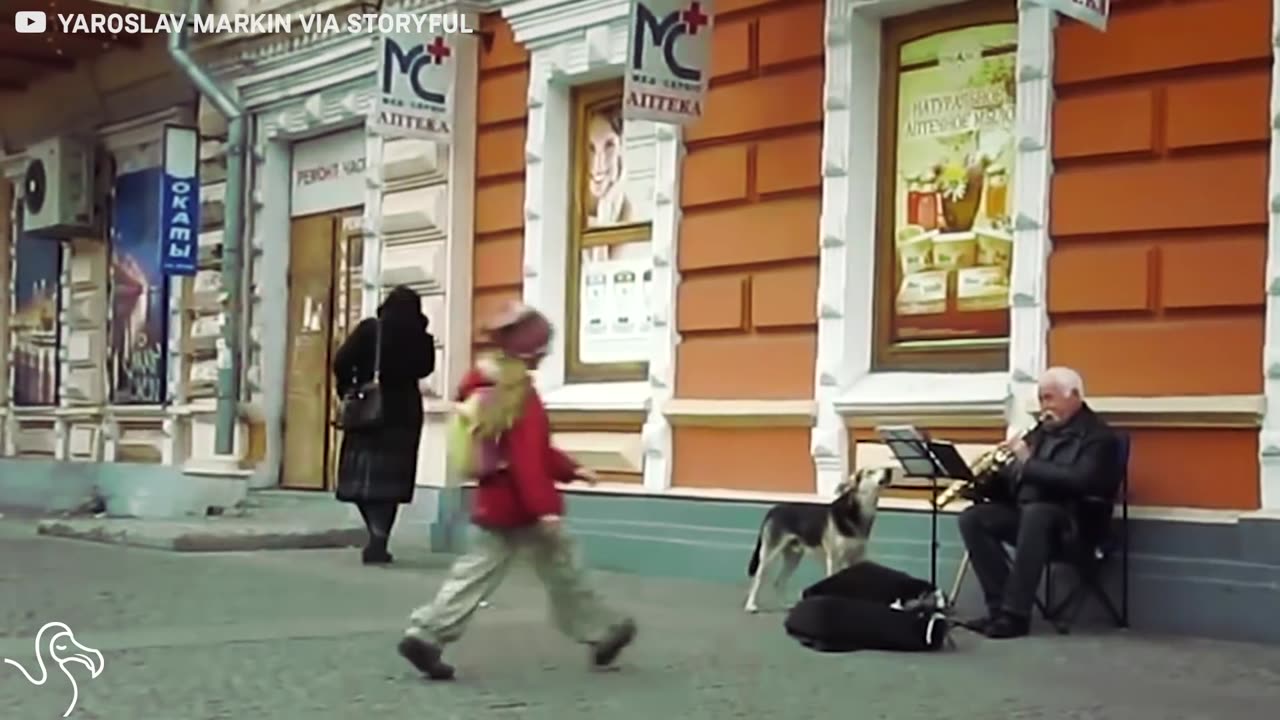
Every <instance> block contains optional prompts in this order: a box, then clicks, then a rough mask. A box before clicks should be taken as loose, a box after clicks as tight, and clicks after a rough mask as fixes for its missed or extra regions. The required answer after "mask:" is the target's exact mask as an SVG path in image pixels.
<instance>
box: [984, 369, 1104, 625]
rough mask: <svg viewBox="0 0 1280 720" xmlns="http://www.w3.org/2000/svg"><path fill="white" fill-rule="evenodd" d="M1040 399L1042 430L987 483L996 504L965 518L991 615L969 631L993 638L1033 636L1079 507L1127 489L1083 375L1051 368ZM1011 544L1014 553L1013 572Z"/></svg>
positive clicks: (1016, 445)
mask: <svg viewBox="0 0 1280 720" xmlns="http://www.w3.org/2000/svg"><path fill="white" fill-rule="evenodd" d="M1039 394H1040V411H1041V418H1040V425H1039V427H1038V428H1037V429H1036V430H1034V431H1032V432H1031V433H1029V434H1027V435H1026V436H1025V437H1024V438H1021V439H1013V440H1009V441H1006V442H1005V443H1004V444H1003V445H1004V447H1005V448H1007V449H1008V450H1009V451H1010V452H1011V453H1012V456H1013V459H1012V461H1011V462H1010V463H1009V464H1007V465H1006V466H1005V467H1003V468H1002V469H1000V470H999V471H998V474H997V475H996V477H995V478H993V479H992V480H991V481H990V482H989V483H987V494H988V495H989V496H990V497H988V498H986V500H987V501H986V502H978V503H975V504H973V505H971V506H970V507H968V508H966V509H965V510H964V512H962V513H960V535H961V537H962V538H964V545H965V548H966V549H967V550H968V551H969V560H970V563H971V564H972V566H973V571H974V573H975V574H976V575H977V576H978V582H979V583H980V584H981V585H982V594H983V597H984V599H985V600H986V603H987V609H988V612H987V616H986V617H984V618H981V619H980V620H976V621H973V622H971V623H969V624H968V627H970V628H972V629H974V630H976V631H978V632H981V633H983V634H985V635H986V636H987V637H990V638H1013V637H1020V636H1023V635H1026V634H1027V633H1028V631H1029V629H1030V624H1031V609H1032V606H1033V604H1034V603H1035V598H1036V590H1037V588H1038V587H1039V585H1040V577H1041V575H1042V574H1043V572H1044V568H1045V566H1046V565H1047V564H1048V562H1049V558H1050V554H1051V552H1052V550H1053V546H1054V543H1055V542H1057V540H1058V539H1059V538H1062V537H1063V536H1065V535H1066V534H1067V533H1069V532H1070V531H1071V530H1072V528H1073V527H1074V524H1075V518H1076V513H1077V507H1078V503H1079V501H1080V500H1081V499H1083V498H1086V497H1106V498H1108V499H1110V498H1111V496H1112V495H1114V494H1115V492H1116V490H1117V489H1118V487H1119V483H1120V477H1121V468H1120V467H1118V460H1119V455H1118V445H1117V443H1118V440H1119V438H1118V437H1117V435H1116V434H1115V432H1113V431H1112V430H1111V428H1110V427H1109V426H1108V425H1107V424H1106V422H1104V421H1103V420H1102V418H1100V417H1098V416H1097V415H1096V414H1095V413H1094V412H1093V410H1092V409H1090V408H1089V406H1088V404H1086V403H1085V401H1084V381H1083V380H1081V378H1080V374H1079V373H1077V372H1076V371H1075V370H1072V369H1070V368H1065V367H1054V368H1050V369H1049V370H1047V371H1045V373H1044V375H1042V376H1041V377H1040V383H1039ZM1005 543H1010V544H1012V545H1013V546H1014V553H1013V566H1012V568H1010V567H1009V565H1008V564H1007V562H1006V560H1005V553H1004V548H1003V544H1005Z"/></svg>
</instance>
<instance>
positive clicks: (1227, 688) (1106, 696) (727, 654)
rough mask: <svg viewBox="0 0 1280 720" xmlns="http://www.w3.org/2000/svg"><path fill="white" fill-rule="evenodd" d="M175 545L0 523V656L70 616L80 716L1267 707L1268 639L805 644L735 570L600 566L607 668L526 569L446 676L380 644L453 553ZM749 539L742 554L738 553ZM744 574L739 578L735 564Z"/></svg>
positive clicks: (113, 719)
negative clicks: (614, 646) (612, 657)
mask: <svg viewBox="0 0 1280 720" xmlns="http://www.w3.org/2000/svg"><path fill="white" fill-rule="evenodd" d="M395 549H396V551H397V561H398V562H397V566H396V567H394V568H383V569H377V568H365V567H362V566H360V565H359V564H358V562H357V558H356V553H355V552H353V551H327V550H313V551H277V552H261V553H251V554H235V555H232V554H224V555H181V554H174V553H165V552H160V551H152V550H140V549H130V548H123V547H118V546H110V545H97V544H92V543H83V542H76V541H69V540H60V539H51V538H39V537H36V536H35V534H34V529H33V527H32V526H31V525H30V524H27V523H23V522H15V521H3V522H0V552H2V553H3V558H4V562H3V564H0V630H2V631H3V637H2V638H0V657H6V658H13V659H15V660H17V661H18V662H21V663H23V664H24V665H25V666H26V667H27V668H28V669H31V668H34V667H35V665H34V662H35V658H34V656H33V652H34V647H33V645H34V637H35V634H36V632H37V631H38V630H39V628H40V627H41V626H42V625H43V624H44V623H46V622H49V621H61V622H65V623H66V624H68V625H69V626H70V627H71V628H72V629H73V630H74V631H75V633H76V639H77V640H78V641H79V642H81V643H82V644H84V645H87V646H89V647H92V648H95V649H98V650H100V651H101V652H102V655H103V657H104V658H105V669H104V670H103V672H102V674H101V675H100V676H99V677H98V678H96V679H90V678H89V677H88V672H87V671H86V670H85V669H84V668H83V667H81V666H77V665H71V666H69V667H70V668H71V672H72V673H74V674H76V677H77V679H78V680H79V687H80V699H79V703H78V704H77V706H76V708H75V710H74V712H73V713H72V715H71V717H72V718H81V719H90V718H97V719H102V720H106V719H110V720H117V719H118V720H212V719H213V718H237V719H244V720H248V719H250V718H281V719H284V718H289V719H292V718H298V719H299V720H301V719H303V718H305V719H307V720H325V719H329V718H332V719H334V720H338V719H340V718H342V719H345V718H417V717H421V718H429V719H430V720H452V719H453V718H457V719H459V720H462V719H465V720H482V719H485V718H517V717H519V718H547V719H550V718H553V717H554V718H588V717H590V718H602V717H603V718H620V719H625V718H646V720H651V719H652V718H672V719H673V720H674V719H676V718H686V717H687V718H772V717H787V718H822V717H828V716H834V717H841V718H859V719H870V718H892V719H893V720H912V719H915V718H920V719H926V718H927V719H928V720H937V719H938V718H982V719H984V720H986V719H992V720H994V719H1001V720H1003V719H1004V718H1033V717H1043V718H1055V719H1057V718H1124V719H1125V720H1139V719H1143V718H1151V719H1153V720H1154V719H1156V718H1159V719H1160V720H1172V719H1174V718H1264V717H1267V718H1271V717H1275V698H1276V693H1277V688H1278V687H1280V648H1264V647H1255V646H1249V645H1232V644H1226V643H1212V642H1205V641H1198V640H1186V639H1158V638H1143V637H1137V636H1133V635H1126V634H1117V633H1109V632H1098V633H1089V632H1081V633H1080V634H1077V635H1073V636H1070V637H1058V636H1056V635H1052V634H1045V633H1043V632H1042V633H1040V634H1038V635H1036V636H1034V637H1032V638H1029V639H1026V640H1022V641H1013V642H1002V643H996V642H992V641H983V640H980V639H978V638H976V637H974V636H972V635H969V634H967V633H964V632H958V633H957V634H956V638H957V641H958V643H959V647H958V649H957V650H956V651H954V652H949V653H943V654H938V655H891V654H883V653H859V654H853V655H819V654H815V653H812V652H809V651H807V650H805V649H803V648H801V647H800V646H799V645H797V644H796V643H794V642H793V641H791V640H790V639H789V638H787V637H786V635H785V634H784V633H783V631H782V628H781V617H780V616H779V615H776V614H772V615H761V616H755V617H752V616H748V615H745V614H744V613H743V612H742V611H741V601H742V588H739V587H732V586H724V585H709V584H699V583H689V582H677V581H658V580H652V579H645V578H639V577H630V576H618V575H606V574H597V575H596V576H595V578H596V580H597V581H598V584H599V585H600V587H601V588H602V589H603V590H604V591H605V592H606V593H607V595H608V596H609V597H610V598H612V599H613V600H615V601H616V602H618V603H619V604H620V605H622V606H623V607H625V608H626V609H628V610H630V611H631V612H633V613H634V614H635V615H636V616H637V618H638V619H639V622H640V627H641V632H640V636H639V639H638V641H637V644H636V645H635V647H633V648H632V649H631V650H630V651H629V652H627V653H625V654H624V655H623V658H622V662H621V669H620V671H618V672H608V673H592V672H589V671H588V670H587V669H586V665H587V663H586V657H585V653H584V651H583V650H582V649H581V648H578V647H575V646H574V645H572V644H570V643H569V642H567V641H565V640H563V639H561V638H560V637H559V636H557V635H556V634H555V632H554V631H553V630H551V629H550V628H549V627H548V626H547V624H546V623H545V622H544V613H545V600H544V598H543V597H542V594H541V592H540V591H539V590H538V588H537V587H536V585H535V584H534V581H533V578H532V575H531V574H530V573H529V572H528V571H527V570H524V569H520V570H518V571H517V572H516V573H515V574H513V576H512V577H511V579H510V582H509V583H508V584H507V585H506V586H505V587H504V588H503V590H502V591H501V592H500V593H499V595H498V596H497V597H495V598H494V605H493V607H491V608H489V609H486V610H483V611H482V612H481V614H480V615H479V616H478V619H477V622H476V624H475V625H474V626H473V627H472V632H471V633H470V634H469V635H468V636H467V637H466V638H465V639H464V640H463V642H462V643H461V644H460V645H458V646H457V647H456V648H452V649H451V655H450V657H451V659H452V660H453V661H455V662H456V663H457V664H458V666H459V674H460V677H459V680H458V681H457V682H454V683H448V684H429V683H427V682H424V681H421V680H419V679H418V678H416V677H415V675H414V674H413V673H412V672H411V671H410V669H409V667H408V665H407V664H406V663H404V662H403V661H402V660H401V659H400V658H399V657H397V656H396V655H395V653H394V651H393V645H394V643H395V640H396V638H397V636H398V633H399V631H400V629H401V627H402V624H403V622H404V618H405V616H406V614H407V613H408V611H409V610H410V609H411V608H412V607H413V606H414V605H415V604H417V603H419V602H421V601H423V600H425V599H426V598H428V597H429V596H430V594H431V593H432V592H433V591H434V590H435V587H436V586H437V584H438V582H439V579H440V576H441V572H442V570H443V567H444V565H445V563H446V562H447V559H445V558H439V557H431V556H429V555H427V554H426V553H425V552H416V553H415V552H414V551H413V549H412V548H395ZM745 552H746V551H745V550H744V554H745ZM744 580H745V579H744ZM51 670H52V675H51V677H50V680H49V682H47V683H46V684H45V685H43V686H41V687H33V686H32V685H31V684H30V683H28V682H27V681H26V680H25V679H24V678H23V677H22V675H21V674H20V673H19V672H18V671H17V669H16V668H14V667H12V666H10V665H7V664H6V665H0V707H3V708H4V709H5V712H4V713H3V715H2V717H4V718H15V719H18V720H44V719H45V718H58V717H62V715H63V713H64V712H65V710H66V708H67V704H68V702H69V700H70V690H71V688H70V684H69V682H68V681H67V679H66V678H65V677H64V676H63V675H62V674H61V673H59V672H58V671H57V668H56V667H53V668H51Z"/></svg>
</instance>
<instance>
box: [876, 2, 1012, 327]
mask: <svg viewBox="0 0 1280 720" xmlns="http://www.w3.org/2000/svg"><path fill="white" fill-rule="evenodd" d="M1017 37H1018V29H1017V25H1016V24H1014V23H997V24H990V25H981V26H974V27H967V28H962V29H958V30H948V31H945V32H940V33H935V34H933V35H929V36H926V37H923V38H919V39H916V40H913V41H911V42H907V43H904V44H903V45H902V46H901V48H900V52H899V63H898V78H897V82H898V103H897V122H896V131H897V137H896V148H895V150H896V152H895V153H894V158H895V163H894V164H895V172H894V176H895V179H896V183H895V185H896V187H895V192H894V224H893V247H894V253H893V258H894V290H895V302H894V313H893V315H894V323H893V340H894V341H895V342H903V341H916V340H942V339H946V340H954V339H984V338H1000V337H1005V336H1006V335H1007V334H1008V329H1009V317H1008V306H1009V270H1010V265H1011V262H1012V259H1013V231H1012V230H1013V228H1012V225H1013V223H1012V202H1011V200H1012V198H1011V197H1010V187H1011V185H1012V183H1013V177H1012V170H1013V162H1014V152H1015V135H1014V123H1015V118H1016V113H1015V109H1014V99H1015V97H1016V79H1015V76H1016V66H1015V58H1016V52H1017Z"/></svg>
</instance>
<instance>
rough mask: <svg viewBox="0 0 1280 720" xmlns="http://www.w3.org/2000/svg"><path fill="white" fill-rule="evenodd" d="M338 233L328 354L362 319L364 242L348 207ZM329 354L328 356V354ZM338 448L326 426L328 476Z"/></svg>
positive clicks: (337, 436)
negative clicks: (331, 325)
mask: <svg viewBox="0 0 1280 720" xmlns="http://www.w3.org/2000/svg"><path fill="white" fill-rule="evenodd" d="M336 220H337V228H338V236H337V238H336V248H337V249H336V252H335V256H334V257H335V262H334V303H333V339H332V340H331V341H330V353H335V352H337V351H338V348H339V347H341V346H342V343H343V341H344V340H346V339H347V336H348V335H350V334H351V331H352V330H354V329H355V327H356V325H358V324H359V323H360V320H361V319H362V316H361V313H360V302H361V299H362V298H363V296H364V287H363V285H362V283H361V279H362V277H363V272H362V270H363V267H364V242H363V236H362V234H361V229H360V212H359V211H358V210H351V211H348V212H346V213H343V214H341V215H340V216H338V217H337V219H336ZM331 356H332V355H331ZM329 397H330V406H329V413H330V417H336V416H337V412H338V396H337V393H335V392H332V391H331V392H330V393H329ZM341 447H342V431H341V430H339V429H337V428H336V427H334V426H333V424H332V423H330V425H329V450H328V467H329V473H328V477H329V478H336V477H337V473H338V451H339V450H340V449H341Z"/></svg>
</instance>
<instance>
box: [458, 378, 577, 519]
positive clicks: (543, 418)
mask: <svg viewBox="0 0 1280 720" xmlns="http://www.w3.org/2000/svg"><path fill="white" fill-rule="evenodd" d="M492 384H493V382H492V380H491V379H490V378H489V377H488V376H487V375H485V374H484V373H483V372H481V371H480V370H477V369H475V368H472V370H471V371H470V372H469V373H467V375H466V377H464V378H463V379H462V383H461V385H460V387H459V388H458V401H459V402H461V401H463V400H466V399H467V397H468V396H470V395H471V393H473V392H475V390H476V389H477V388H481V387H485V386H488V385H492ZM501 448H502V453H503V457H504V459H505V460H506V462H507V469H505V470H503V471H501V472H499V473H497V474H496V475H494V476H492V477H490V478H487V479H485V480H484V482H482V483H480V484H479V485H478V486H477V487H476V491H475V493H474V494H473V496H472V498H473V499H472V502H471V521H472V522H474V523H475V524H477V525H480V526H481V527H487V528H499V529H505V528H518V527H524V526H527V525H532V524H534V523H536V522H537V521H538V518H540V517H542V516H544V515H563V514H564V498H563V497H561V495H560V490H559V488H557V487H556V483H557V482H570V481H572V480H573V479H574V473H576V472H577V471H578V465H577V463H575V462H574V461H573V460H571V459H569V456H567V455H565V454H564V453H562V452H560V451H559V450H557V449H556V448H554V447H552V445H551V425H550V423H549V422H548V421H547V410H546V408H545V407H543V405H542V398H540V397H539V396H538V392H537V390H534V389H533V388H532V387H531V388H530V389H529V392H528V393H527V394H526V395H525V402H524V410H523V411H522V412H521V413H520V417H519V418H518V419H517V420H516V421H515V424H514V425H512V427H511V429H510V430H508V431H507V432H506V433H504V434H503V436H502V441H501Z"/></svg>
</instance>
